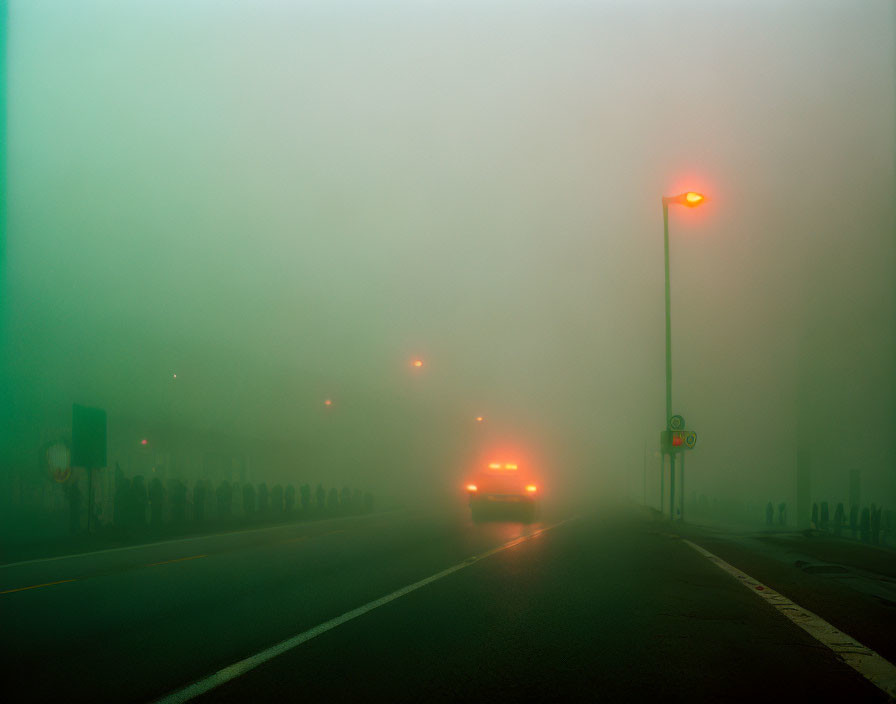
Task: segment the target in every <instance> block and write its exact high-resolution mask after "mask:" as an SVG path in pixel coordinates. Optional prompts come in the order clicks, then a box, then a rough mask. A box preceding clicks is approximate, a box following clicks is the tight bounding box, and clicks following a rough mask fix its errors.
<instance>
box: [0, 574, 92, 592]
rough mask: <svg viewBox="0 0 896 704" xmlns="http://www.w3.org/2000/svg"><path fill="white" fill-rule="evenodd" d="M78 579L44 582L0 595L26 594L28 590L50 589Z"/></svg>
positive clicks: (17, 588)
mask: <svg viewBox="0 0 896 704" xmlns="http://www.w3.org/2000/svg"><path fill="white" fill-rule="evenodd" d="M77 581H78V579H77V578H75V579H60V580H59V581H58V582H44V583H43V584H32V585H31V586H30V587H16V588H15V589H7V590H5V591H2V592H0V594H12V593H13V592H26V591H28V590H29V589H40V588H41V587H52V586H53V585H54V584H65V583H66V582H77Z"/></svg>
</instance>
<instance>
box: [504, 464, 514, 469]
mask: <svg viewBox="0 0 896 704" xmlns="http://www.w3.org/2000/svg"><path fill="white" fill-rule="evenodd" d="M504 469H516V465H515V464H505V465H504Z"/></svg>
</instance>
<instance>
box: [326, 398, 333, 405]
mask: <svg viewBox="0 0 896 704" xmlns="http://www.w3.org/2000/svg"><path fill="white" fill-rule="evenodd" d="M324 405H325V406H332V405H333V402H332V401H331V400H330V399H327V400H326V401H324Z"/></svg>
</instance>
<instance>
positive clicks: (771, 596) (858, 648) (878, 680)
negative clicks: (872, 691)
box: [684, 540, 896, 698]
mask: <svg viewBox="0 0 896 704" xmlns="http://www.w3.org/2000/svg"><path fill="white" fill-rule="evenodd" d="M684 542H686V543H687V544H688V545H690V546H691V547H692V548H694V550H696V551H697V552H698V553H700V554H701V555H703V557H705V558H707V559H708V560H709V561H710V562H713V563H715V565H716V566H717V567H718V568H719V569H722V570H724V571H725V572H727V573H728V574H730V575H731V576H732V577H734V578H735V579H737V580H738V581H739V582H740V583H741V584H743V585H744V587H746V588H747V589H749V590H750V591H751V592H753V593H754V594H756V595H757V596H759V597H761V598H762V599H765V601H766V602H768V603H769V604H771V605H772V606H773V607H774V608H775V609H777V610H778V613H780V614H783V615H784V616H786V617H787V618H789V619H790V620H791V621H793V622H794V623H795V624H796V625H797V626H799V627H800V628H802V629H803V630H804V631H806V633H808V634H809V635H810V636H812V637H813V638H815V640H817V641H818V642H820V643H822V644H823V645H826V646H827V647H828V648H830V649H831V650H833V651H834V653H836V654H837V656H838V657H839V658H840V659H841V660H843V661H844V662H845V663H846V664H847V665H849V666H850V667H852V668H853V669H854V670H856V671H857V672H858V673H859V674H860V675H862V677H864V678H865V679H867V680H869V681H870V682H872V683H873V684H874V685H876V686H877V687H879V688H880V689H882V690H883V691H884V692H886V693H887V694H888V695H889V696H890V697H891V698H896V665H893V663H891V662H890V661H888V660H885V659H884V658H883V657H881V656H880V655H878V654H877V653H876V652H874V651H873V650H871V648H868V647H866V646H864V645H862V644H861V643H859V641H857V640H856V639H855V638H852V637H851V636H848V635H847V634H846V633H843V632H842V631H839V630H838V629H836V628H834V626H832V625H831V624H830V623H828V622H827V621H825V620H824V619H823V618H821V617H820V616H818V615H816V614H814V613H812V612H811V611H809V610H808V609H804V608H803V607H802V606H800V605H799V604H795V603H794V602H792V601H791V600H790V599H788V598H787V597H786V596H784V595H783V594H780V593H778V592H776V591H775V590H774V589H771V588H769V587H767V586H766V585H764V584H763V583H762V582H758V581H756V580H755V579H753V578H752V577H751V576H750V575H748V574H746V573H744V572H741V571H740V570H739V569H737V568H736V567H734V566H732V565H730V564H728V563H727V562H725V561H724V560H723V559H722V558H720V557H717V556H716V555H713V554H712V553H711V552H709V550H706V549H705V548H702V547H700V546H699V545H696V544H695V543H692V542H691V541H690V540H685V541H684Z"/></svg>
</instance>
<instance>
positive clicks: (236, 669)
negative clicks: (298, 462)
mask: <svg viewBox="0 0 896 704" xmlns="http://www.w3.org/2000/svg"><path fill="white" fill-rule="evenodd" d="M574 518H575V517H573V518H567V519H565V520H562V521H559V522H558V523H553V524H551V525H549V526H545V527H544V528H541V529H539V530H537V531H535V532H533V533H531V534H529V535H522V536H520V537H518V538H514V539H513V540H511V541H509V542H506V543H504V544H502V545H499V546H497V547H495V548H492V549H491V550H486V551H485V552H483V553H480V554H479V555H473V556H472V557H468V558H467V559H466V560H464V561H463V562H459V563H457V564H456V565H453V566H451V567H448V568H447V569H444V570H442V571H441V572H436V573H435V574H433V575H430V576H429V577H425V578H424V579H421V580H419V581H417V582H414V583H413V584H409V585H407V586H405V587H401V588H400V589H396V590H395V591H394V592H392V593H390V594H387V595H386V596H383V597H380V598H379V599H374V600H373V601H370V602H368V603H366V604H364V605H363V606H359V607H358V608H356V609H352V610H351V611H347V612H345V613H344V614H342V615H341V616H337V617H335V618H331V619H330V620H329V621H324V622H323V623H320V624H318V625H317V626H314V627H313V628H309V629H308V630H307V631H303V632H302V633H299V634H297V635H295V636H292V637H291V638H287V639H286V640H284V641H281V642H279V643H277V644H276V645H272V646H271V647H270V648H266V649H265V650H262V651H259V652H258V653H255V654H254V655H250V656H249V657H247V658H244V659H242V660H240V661H239V662H235V663H233V664H232V665H228V666H227V667H225V668H222V669H220V670H218V671H217V672H215V673H214V674H212V675H209V676H208V677H205V678H203V679H201V680H199V681H198V682H194V683H193V684H191V685H187V686H186V687H184V688H182V689H179V690H177V691H175V692H172V693H170V694H168V695H167V696H165V697H162V698H161V699H158V700H157V701H156V704H181V703H182V702H187V701H190V700H191V699H194V698H195V697H198V696H200V695H202V694H205V693H206V692H209V691H211V690H212V689H215V688H216V687H220V686H221V685H222V684H226V683H227V682H229V681H230V680H234V679H236V678H237V677H240V676H241V675H244V674H246V673H247V672H249V671H250V670H254V669H255V668H256V667H258V666H259V665H262V664H264V663H266V662H267V661H268V660H272V659H274V658H275V657H277V656H278V655H282V654H283V653H285V652H287V651H289V650H292V649H293V648H295V647H297V646H299V645H301V644H302V643H305V642H307V641H309V640H311V639H312V638H316V637H317V636H319V635H321V634H323V633H326V632H327V631H330V630H332V629H334V628H336V627H338V626H341V625H342V624H343V623H346V622H348V621H351V620H352V619H356V618H358V616H363V615H364V614H366V613H367V612H369V611H372V610H373V609H376V608H379V607H380V606H383V605H385V604H388V603H389V602H390V601H395V600H396V599H398V598H400V597H403V596H405V595H406V594H410V593H411V592H413V591H416V590H418V589H420V588H421V587H425V586H426V585H428V584H432V583H433V582H435V581H437V580H440V579H442V578H443V577H447V576H448V575H449V574H453V573H454V572H457V571H459V570H462V569H464V568H465V567H469V566H470V565H474V564H476V563H477V562H479V561H480V560H484V559H485V558H487V557H490V556H492V555H495V554H497V553H499V552H502V551H503V550H507V549H509V548H512V547H515V546H517V545H519V544H521V543H524V542H526V541H529V540H532V538H535V537H537V536H539V535H541V534H542V533H546V532H547V531H549V530H552V529H554V528H557V527H558V526H561V525H563V524H564V523H568V522H569V521H572V520H574Z"/></svg>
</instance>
